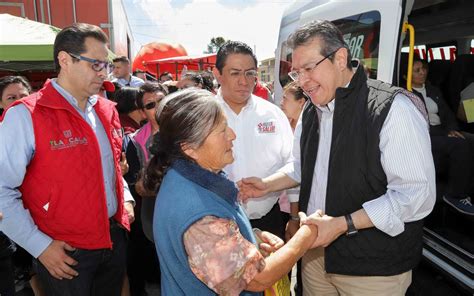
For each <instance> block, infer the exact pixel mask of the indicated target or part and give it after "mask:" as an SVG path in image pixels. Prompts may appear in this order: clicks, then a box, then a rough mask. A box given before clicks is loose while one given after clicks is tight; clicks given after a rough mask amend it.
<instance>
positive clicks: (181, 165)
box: [171, 159, 239, 206]
mask: <svg viewBox="0 0 474 296" xmlns="http://www.w3.org/2000/svg"><path fill="white" fill-rule="evenodd" d="M171 168H173V169H174V170H176V171H177V172H178V173H179V174H180V175H181V176H183V177H184V178H186V179H188V180H189V181H191V182H194V183H196V184H198V185H199V186H201V187H203V188H205V189H207V190H209V191H211V192H214V193H215V194H217V195H218V196H219V197H221V198H222V199H224V200H225V201H226V202H228V203H229V204H231V205H234V206H237V205H238V202H237V193H238V192H239V191H238V190H237V188H236V187H235V184H234V182H232V181H230V180H229V179H227V175H226V174H225V173H224V172H223V171H221V172H219V173H217V174H216V173H213V172H211V171H208V170H206V169H204V168H202V167H201V166H199V165H198V164H196V163H194V162H191V161H189V160H186V159H177V160H175V161H174V162H173V163H172V165H171Z"/></svg>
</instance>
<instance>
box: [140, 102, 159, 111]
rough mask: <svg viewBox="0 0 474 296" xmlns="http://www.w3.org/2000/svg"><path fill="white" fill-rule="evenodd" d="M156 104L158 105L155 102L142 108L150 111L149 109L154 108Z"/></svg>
mask: <svg viewBox="0 0 474 296" xmlns="http://www.w3.org/2000/svg"><path fill="white" fill-rule="evenodd" d="M156 104H158V103H157V102H150V103H147V104H145V106H143V107H145V109H147V110H151V109H153V108H155V107H156Z"/></svg>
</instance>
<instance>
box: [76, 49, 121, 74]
mask: <svg viewBox="0 0 474 296" xmlns="http://www.w3.org/2000/svg"><path fill="white" fill-rule="evenodd" d="M67 54H68V55H70V56H71V57H73V58H75V59H76V60H80V61H85V62H88V63H91V64H92V65H91V66H92V70H94V71H96V72H100V71H102V70H104V69H106V70H107V73H110V72H112V71H113V70H114V64H112V63H109V62H106V61H100V60H95V59H91V58H88V57H84V56H81V55H77V54H73V53H70V52H68V53H67Z"/></svg>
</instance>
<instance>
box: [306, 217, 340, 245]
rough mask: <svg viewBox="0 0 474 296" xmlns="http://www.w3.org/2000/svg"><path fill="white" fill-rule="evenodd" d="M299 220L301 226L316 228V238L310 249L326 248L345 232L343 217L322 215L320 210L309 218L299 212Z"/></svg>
mask: <svg viewBox="0 0 474 296" xmlns="http://www.w3.org/2000/svg"><path fill="white" fill-rule="evenodd" d="M300 219H301V224H302V225H304V224H306V225H309V224H312V225H316V226H317V227H318V236H317V237H316V240H315V241H314V243H313V245H312V246H311V248H316V247H319V246H322V247H327V246H329V245H330V244H331V243H332V242H333V241H335V240H336V239H337V238H338V237H339V236H340V235H341V234H343V233H345V232H346V231H347V223H346V220H345V218H344V217H342V216H341V217H331V216H328V215H323V214H322V211H320V210H318V211H316V213H314V214H312V215H310V216H306V214H305V213H302V212H300Z"/></svg>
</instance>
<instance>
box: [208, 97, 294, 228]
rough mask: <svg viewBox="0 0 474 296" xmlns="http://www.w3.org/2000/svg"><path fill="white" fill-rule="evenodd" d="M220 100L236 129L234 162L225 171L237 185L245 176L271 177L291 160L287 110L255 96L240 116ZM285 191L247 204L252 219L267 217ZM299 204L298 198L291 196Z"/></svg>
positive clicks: (229, 121)
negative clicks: (284, 111) (285, 111)
mask: <svg viewBox="0 0 474 296" xmlns="http://www.w3.org/2000/svg"><path fill="white" fill-rule="evenodd" d="M217 99H218V100H219V101H220V102H221V104H222V106H223V109H224V111H225V114H226V116H227V122H228V125H229V126H230V127H231V128H232V129H233V130H234V132H235V134H236V135H237V138H236V139H235V140H234V142H233V144H234V149H233V152H234V162H233V163H232V164H230V165H228V166H226V167H225V168H224V171H225V172H226V173H227V174H228V176H229V179H230V180H232V181H234V182H237V181H239V180H241V179H242V178H245V177H251V176H255V177H260V178H263V177H267V176H269V175H271V174H273V173H275V172H276V171H277V170H278V169H279V168H280V167H282V166H284V165H285V164H286V163H287V162H289V161H290V157H291V149H292V146H293V145H292V143H293V132H292V131H291V126H290V123H289V122H288V119H287V118H286V116H285V114H284V113H283V111H281V110H280V108H278V107H277V106H276V105H273V104H272V103H270V102H267V101H266V100H264V99H261V98H259V97H256V96H254V95H252V96H251V97H250V99H249V100H248V102H247V105H246V106H245V107H243V108H242V110H241V111H240V113H239V114H236V113H235V112H234V111H233V110H232V109H231V108H230V106H229V105H228V104H227V103H226V102H225V101H224V99H223V98H222V95H221V93H220V91H219V92H218V94H217ZM280 194H281V192H274V193H270V194H267V195H265V196H263V197H260V198H253V199H250V200H248V201H247V203H245V204H244V205H243V207H244V209H245V211H246V213H247V215H248V217H249V219H259V218H261V217H263V216H265V215H266V214H267V213H268V212H269V211H270V210H271V209H272V208H273V206H274V205H275V204H276V202H277V201H278V198H279V196H280ZM288 199H289V201H290V202H298V196H297V195H289V197H288Z"/></svg>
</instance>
